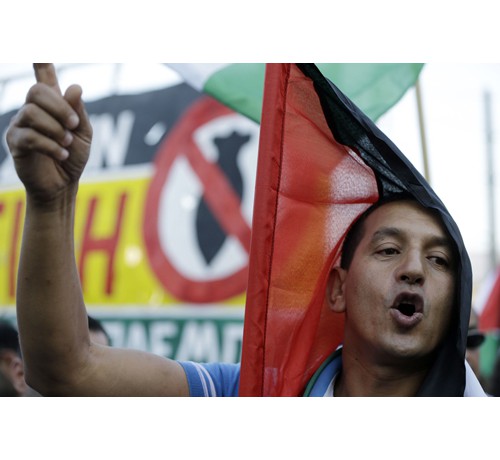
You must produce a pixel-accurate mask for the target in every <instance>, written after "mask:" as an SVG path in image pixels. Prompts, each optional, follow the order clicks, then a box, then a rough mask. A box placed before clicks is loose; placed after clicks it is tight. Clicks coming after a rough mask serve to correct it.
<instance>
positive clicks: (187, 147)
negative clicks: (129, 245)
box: [143, 97, 251, 304]
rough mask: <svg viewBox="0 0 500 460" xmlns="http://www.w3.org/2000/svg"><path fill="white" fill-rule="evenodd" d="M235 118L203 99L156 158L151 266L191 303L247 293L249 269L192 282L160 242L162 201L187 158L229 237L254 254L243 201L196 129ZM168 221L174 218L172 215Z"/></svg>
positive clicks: (147, 236) (149, 206)
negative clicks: (199, 142)
mask: <svg viewBox="0 0 500 460" xmlns="http://www.w3.org/2000/svg"><path fill="white" fill-rule="evenodd" d="M231 114H234V112H233V111H232V110H231V109H229V108H227V107H225V106H223V105H222V104H220V103H218V102H216V101H214V100H212V99H210V98H207V97H203V98H201V99H199V100H198V101H197V102H196V103H195V104H194V105H193V106H192V107H191V108H190V109H188V110H187V111H186V113H185V114H184V116H183V117H182V118H181V119H180V121H179V122H178V123H177V124H176V125H175V128H174V129H173V130H172V131H171V133H170V135H169V136H168V137H167V138H166V139H165V141H164V142H163V143H162V144H161V146H160V148H159V150H158V153H157V154H156V157H155V170H156V171H155V175H154V176H153V179H152V180H151V184H150V186H149V189H148V192H147V196H146V203H145V213H144V221H143V233H144V240H145V245H146V250H147V252H148V257H149V260H150V263H151V267H152V269H153V271H154V272H155V274H156V276H157V278H158V280H159V281H160V282H161V283H162V284H163V286H164V287H165V288H166V290H167V291H168V292H170V293H171V294H172V295H174V296H175V297H177V298H178V299H180V300H182V301H185V302H193V303H200V304H204V303H211V302H220V301H223V300H227V299H229V298H231V297H234V296H236V295H240V294H242V293H244V292H245V290H246V284H247V273H248V266H245V267H244V268H241V269H239V270H238V271H236V272H235V273H233V274H231V275H229V276H227V277H225V278H220V279H215V280H207V281H203V280H192V279H189V278H186V277H185V276H184V275H183V274H181V273H179V271H178V270H177V269H176V267H175V266H174V265H173V264H172V263H171V262H170V260H169V258H168V257H167V256H166V255H165V253H164V252H163V249H162V245H161V243H160V237H159V234H158V231H159V228H160V227H159V225H158V224H159V222H158V219H159V206H160V197H161V193H162V190H163V187H164V185H165V182H166V180H167V177H168V175H169V172H170V169H171V167H172V165H173V164H174V161H175V160H176V158H177V157H178V156H179V155H185V156H186V158H187V160H188V161H189V164H190V166H191V168H192V170H193V171H194V172H195V174H196V175H197V177H198V179H199V180H200V182H201V184H202V186H203V197H204V199H205V201H206V202H207V204H208V206H209V207H210V209H211V211H212V213H213V214H214V216H215V217H216V218H217V220H218V222H219V224H220V226H221V227H222V229H223V230H224V231H225V232H226V234H227V235H232V236H234V237H236V238H237V239H238V241H239V242H240V243H241V245H242V247H243V248H244V249H245V251H246V252H247V253H249V251H250V232H251V231H250V226H249V225H248V223H247V222H246V220H245V218H244V217H243V215H242V212H241V203H240V198H239V197H238V196H237V194H236V193H235V192H234V190H233V188H232V187H231V185H230V183H229V181H228V180H227V179H226V177H225V175H224V174H223V172H222V171H221V170H220V169H219V168H218V166H217V165H215V164H213V163H211V162H210V161H208V160H207V159H206V158H205V156H204V155H203V154H202V152H200V150H199V148H198V146H197V145H196V143H195V142H194V140H193V133H194V131H195V130H196V129H197V128H199V127H200V126H203V125H204V124H206V123H208V122H210V121H211V120H213V119H215V118H218V117H221V116H226V115H231ZM167 218H168V217H167Z"/></svg>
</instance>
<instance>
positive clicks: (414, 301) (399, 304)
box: [392, 293, 423, 317]
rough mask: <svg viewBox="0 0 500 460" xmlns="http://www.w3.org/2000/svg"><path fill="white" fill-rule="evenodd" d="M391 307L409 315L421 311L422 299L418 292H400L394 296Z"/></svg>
mask: <svg viewBox="0 0 500 460" xmlns="http://www.w3.org/2000/svg"><path fill="white" fill-rule="evenodd" d="M392 308H393V309H395V310H397V311H399V312H400V313H401V314H402V315H404V316H408V317H411V316H413V315H414V314H415V313H422V311H423V300H422V297H420V296H419V295H418V294H410V293H402V294H399V295H398V296H397V297H396V299H395V300H394V303H393V305H392Z"/></svg>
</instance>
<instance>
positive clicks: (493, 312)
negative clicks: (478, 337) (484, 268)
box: [476, 269, 500, 333]
mask: <svg viewBox="0 0 500 460" xmlns="http://www.w3.org/2000/svg"><path fill="white" fill-rule="evenodd" d="M476 308H477V309H478V311H480V312H481V314H480V316H479V329H480V330H481V331H482V332H485V333H492V332H498V331H500V269H497V270H495V271H494V272H492V273H491V274H490V276H489V277H488V279H487V280H486V282H485V286H484V287H483V289H482V291H481V293H480V295H478V305H477V306H476Z"/></svg>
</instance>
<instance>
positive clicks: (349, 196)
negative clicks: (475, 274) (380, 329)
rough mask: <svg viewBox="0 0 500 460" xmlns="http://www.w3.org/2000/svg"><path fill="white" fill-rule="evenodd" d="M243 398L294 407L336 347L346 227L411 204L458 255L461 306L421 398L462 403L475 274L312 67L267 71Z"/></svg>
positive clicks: (418, 185)
mask: <svg viewBox="0 0 500 460" xmlns="http://www.w3.org/2000/svg"><path fill="white" fill-rule="evenodd" d="M262 114H263V115H262V123H261V137H260V148H259V160H258V169H257V183H256V191H255V200H254V203H255V204H254V216H253V228H252V246H251V252H250V263H249V272H250V275H249V282H248V288H247V303H246V310H245V326H244V334H243V351H242V364H241V366H242V367H241V382H240V395H242V396H296V395H300V394H302V392H303V391H304V389H305V386H306V385H307V383H308V381H309V379H310V378H311V377H312V375H313V374H314V372H315V371H316V370H317V369H318V367H319V366H320V365H321V363H322V362H323V361H324V360H325V359H326V358H327V357H328V356H329V355H330V354H331V353H332V352H333V351H334V350H335V349H336V347H337V346H338V345H339V344H340V343H341V342H342V338H343V325H344V318H343V314H336V313H332V312H331V311H329V310H328V307H327V306H326V303H325V288H326V283H327V279H328V276H329V272H330V268H331V267H332V266H333V265H334V264H336V263H337V262H338V260H339V257H340V252H341V245H342V242H343V239H344V237H345V235H346V233H347V231H348V229H349V228H350V226H351V225H352V223H353V221H354V220H355V219H356V218H357V217H358V216H359V215H360V214H361V213H363V212H364V211H365V210H366V209H367V208H368V207H370V206H371V205H372V204H373V203H375V202H376V201H377V200H378V199H379V198H380V197H386V196H389V195H394V194H398V193H404V194H410V195H413V197H414V198H415V199H416V200H417V201H419V202H420V203H421V204H422V205H423V206H425V207H428V208H433V209H435V210H437V211H438V213H439V214H440V216H441V218H442V220H443V222H444V225H445V227H446V228H447V230H448V232H449V234H450V236H451V238H452V239H453V241H454V242H455V244H456V247H457V251H458V253H459V259H460V261H459V264H458V265H459V268H458V271H459V280H460V281H461V282H459V283H457V294H456V295H457V305H459V312H460V314H459V315H456V318H455V319H454V326H455V327H452V328H450V333H449V335H448V336H447V337H446V338H445V340H444V343H443V345H442V347H441V349H440V352H439V354H438V356H437V358H436V360H435V364H434V365H433V368H432V370H431V372H429V375H428V377H427V378H426V380H425V382H424V384H423V386H422V387H421V390H420V392H419V394H421V395H426V396H427V395H444V394H446V395H457V396H458V395H461V394H463V390H464V385H465V370H464V361H463V360H464V355H465V343H466V334H467V327H468V318H469V312H470V298H471V268H470V262H469V259H468V256H467V253H466V251H465V249H464V245H463V242H462V239H461V236H460V233H459V231H458V228H457V227H456V225H455V223H454V221H453V219H452V218H451V217H450V215H449V214H448V212H447V211H446V209H445V207H444V205H443V204H442V203H441V201H440V200H439V198H438V197H437V196H436V195H435V194H434V192H433V191H432V189H431V188H430V186H429V185H428V184H427V182H426V181H425V179H424V178H423V177H422V176H421V175H420V173H419V172H418V171H417V170H416V169H415V168H414V167H413V166H412V165H411V163H410V162H409V161H408V160H407V159H406V158H405V157H404V155H403V154H402V153H401V152H400V151H399V150H398V149H397V147H396V146H395V145H394V144H393V143H392V142H391V141H390V140H389V139H388V138H387V137H386V136H385V135H384V134H383V133H382V132H381V131H380V130H379V129H378V128H377V127H376V126H375V124H374V123H373V122H372V121H371V120H370V119H369V118H368V117H366V116H365V115H364V114H363V113H362V112H361V111H360V110H359V109H358V108H357V107H356V106H355V105H354V104H353V103H352V102H351V101H350V100H349V99H348V98H347V97H346V96H344V94H343V93H342V92H340V90H338V88H337V87H336V86H335V85H333V84H332V83H331V82H330V81H328V80H327V79H326V78H325V77H324V76H323V75H322V73H321V72H320V70H319V69H318V68H317V67H316V66H314V65H312V64H298V65H293V64H270V65H268V66H267V70H266V85H265V94H264V104H263V111H262Z"/></svg>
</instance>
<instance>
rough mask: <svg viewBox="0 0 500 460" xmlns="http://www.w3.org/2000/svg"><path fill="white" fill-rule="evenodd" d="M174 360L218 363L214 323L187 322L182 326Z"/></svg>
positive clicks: (217, 341)
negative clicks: (182, 329)
mask: <svg viewBox="0 0 500 460" xmlns="http://www.w3.org/2000/svg"><path fill="white" fill-rule="evenodd" d="M176 359H177V360H179V361H200V362H214V361H219V340H218V335H217V327H216V325H215V324H214V323H211V322H205V323H197V322H196V321H188V322H187V323H186V325H185V326H184V331H183V333H182V336H181V340H180V343H179V348H178V349H177V356H176Z"/></svg>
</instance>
